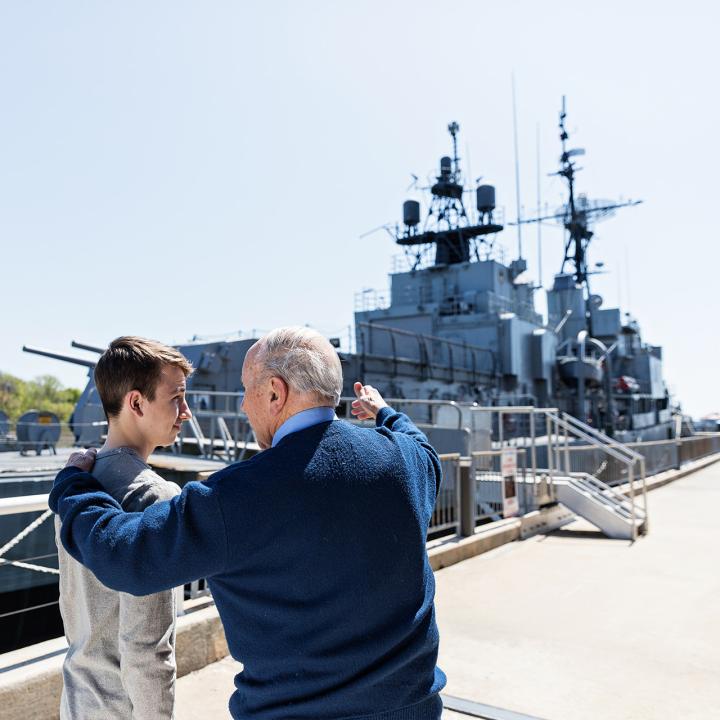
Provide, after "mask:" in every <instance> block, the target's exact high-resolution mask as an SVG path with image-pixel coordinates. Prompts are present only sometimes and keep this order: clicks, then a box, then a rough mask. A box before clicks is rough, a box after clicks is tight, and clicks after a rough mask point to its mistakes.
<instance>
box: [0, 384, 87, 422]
mask: <svg viewBox="0 0 720 720" xmlns="http://www.w3.org/2000/svg"><path fill="white" fill-rule="evenodd" d="M81 392H82V391H81V390H78V389H77V388H66V387H63V385H62V383H61V382H60V381H59V380H58V379H57V378H56V377H54V376H53V375H40V376H39V377H36V378H35V379H34V380H21V379H20V378H17V377H15V376H14V375H9V374H8V373H3V372H0V410H2V411H4V412H5V413H6V414H7V416H8V417H9V418H10V420H11V421H15V420H17V419H18V418H19V417H20V416H21V415H22V414H23V413H24V412H27V411H28V410H49V411H50V412H53V413H55V414H56V415H57V416H58V417H59V418H60V420H61V421H63V422H66V421H67V420H68V419H69V418H70V415H71V414H72V411H73V408H74V407H75V404H76V403H77V401H78V398H79V397H80V393H81Z"/></svg>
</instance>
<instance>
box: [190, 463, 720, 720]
mask: <svg viewBox="0 0 720 720" xmlns="http://www.w3.org/2000/svg"><path fill="white" fill-rule="evenodd" d="M650 503H651V508H652V515H653V529H652V532H651V533H650V534H649V535H648V536H647V537H643V538H641V539H640V540H638V541H637V542H636V543H634V544H631V543H629V542H625V541H620V540H608V539H607V538H605V537H603V536H602V535H601V534H600V533H599V532H598V531H597V530H595V529H594V528H593V527H592V526H591V525H589V524H587V523H584V522H583V521H576V522H575V523H573V524H571V525H568V526H566V527H564V528H562V529H560V530H556V531H554V532H552V533H550V534H548V535H539V536H535V537H532V538H530V539H528V540H524V541H520V542H513V543H510V544H507V545H503V546H502V547H499V548H497V549H495V550H491V551H490V552H488V553H485V554H483V555H479V556H477V557H473V558H470V559H468V560H464V561H463V562H461V563H458V564H455V565H452V566H450V567H447V568H444V569H442V570H439V571H437V572H436V574H435V577H436V581H437V614H438V624H439V626H440V634H441V649H440V665H441V667H442V668H443V669H444V670H445V671H446V673H447V675H448V685H447V688H446V692H447V693H448V694H449V695H453V696H455V697H460V698H464V699H467V700H471V701H475V702H479V703H484V704H487V705H492V706H495V707H498V708H504V709H508V710H512V711H515V712H520V713H525V714H527V715H530V716H534V717H539V718H544V719H545V720H601V719H602V720H606V719H608V718H612V719H613V720H667V719H669V718H683V720H707V719H708V718H711V717H715V716H716V714H717V713H718V708H720V613H718V610H717V607H718V602H719V600H718V599H719V598H720V570H718V563H717V559H716V558H717V555H718V553H719V552H720V523H718V519H717V518H718V513H719V512H720V464H714V465H711V466H709V467H706V468H705V469H702V470H699V471H698V472H696V473H694V474H691V475H688V476H686V477H683V478H682V479H680V480H677V481H676V482H674V483H672V484H670V485H666V486H665V487H662V488H660V489H659V490H657V491H655V492H653V493H652V495H651V497H650ZM237 671H238V665H237V664H236V663H234V662H233V661H232V660H231V659H229V658H226V659H224V660H222V661H220V662H218V663H214V664H213V665H210V666H208V667H206V668H204V669H202V670H199V671H197V672H195V673H191V674H189V675H187V676H186V677H184V678H182V679H181V680H180V681H179V684H178V685H179V686H178V715H177V720H194V719H195V718H200V717H212V718H224V717H228V715H227V710H226V707H227V699H228V697H229V695H230V692H231V691H232V687H233V686H232V678H233V675H234V674H235V673H236V672H237ZM444 717H445V718H446V719H447V720H450V718H452V719H453V720H456V719H458V718H462V717H468V716H467V715H462V714H460V713H456V712H449V711H448V712H446V714H445V716H444Z"/></svg>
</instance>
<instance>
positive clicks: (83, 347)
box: [70, 340, 105, 355]
mask: <svg viewBox="0 0 720 720" xmlns="http://www.w3.org/2000/svg"><path fill="white" fill-rule="evenodd" d="M70 344H71V345H72V346H73V347H74V348H77V349H78V350H88V351H89V352H94V353H97V354H98V355H102V354H103V353H104V352H105V349H104V348H99V347H95V345H85V343H79V342H77V340H73V341H72V342H71V343H70Z"/></svg>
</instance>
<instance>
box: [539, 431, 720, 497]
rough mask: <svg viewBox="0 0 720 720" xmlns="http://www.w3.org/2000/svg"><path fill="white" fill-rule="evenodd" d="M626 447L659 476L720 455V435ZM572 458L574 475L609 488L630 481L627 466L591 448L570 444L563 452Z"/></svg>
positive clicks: (649, 472) (542, 453) (542, 456)
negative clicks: (638, 455) (601, 483)
mask: <svg viewBox="0 0 720 720" xmlns="http://www.w3.org/2000/svg"><path fill="white" fill-rule="evenodd" d="M626 447H628V448H630V449H631V450H634V451H635V452H637V453H638V454H640V455H642V456H643V457H644V458H645V472H646V474H647V475H648V476H649V475H657V474H658V473H661V472H665V471H666V470H677V469H679V468H680V467H681V466H682V465H684V464H686V463H688V462H693V461H695V460H699V459H701V458H703V457H707V456H708V455H713V454H714V453H717V452H720V433H713V434H707V435H704V436H696V437H688V438H677V439H676V440H655V441H649V442H636V443H627V445H626ZM539 450H540V452H539V462H543V461H544V460H545V448H542V449H540V448H539ZM562 453H563V454H567V456H568V457H569V464H570V471H571V472H585V473H588V474H590V475H593V476H594V477H596V478H597V479H598V480H601V481H602V482H604V483H605V484H607V485H620V484H623V483H626V482H628V470H627V466H626V465H625V464H624V463H622V462H619V461H618V460H617V459H615V458H613V457H608V456H607V455H606V454H605V453H603V452H602V451H600V450H599V449H598V448H596V447H594V446H591V445H578V444H572V445H569V447H568V448H567V449H563V450H562Z"/></svg>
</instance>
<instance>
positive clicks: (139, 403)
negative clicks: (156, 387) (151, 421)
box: [125, 390, 144, 417]
mask: <svg viewBox="0 0 720 720" xmlns="http://www.w3.org/2000/svg"><path fill="white" fill-rule="evenodd" d="M143 399H144V398H143V396H142V393H141V392H140V391H139V390H131V391H130V392H129V393H128V394H127V395H126V396H125V404H126V405H127V407H128V410H129V411H130V412H131V413H132V414H133V415H134V416H135V417H142V416H143V414H144V413H143Z"/></svg>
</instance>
